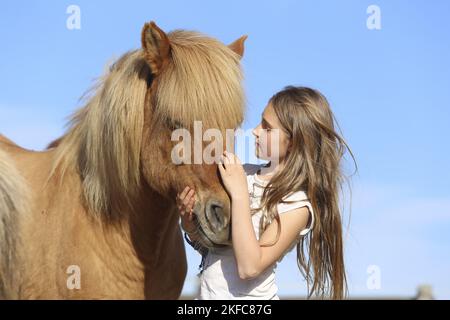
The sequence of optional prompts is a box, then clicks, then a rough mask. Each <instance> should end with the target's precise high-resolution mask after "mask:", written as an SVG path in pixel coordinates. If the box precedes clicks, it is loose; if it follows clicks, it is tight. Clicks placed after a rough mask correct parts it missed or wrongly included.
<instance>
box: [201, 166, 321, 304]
mask: <svg viewBox="0 0 450 320" xmlns="http://www.w3.org/2000/svg"><path fill="white" fill-rule="evenodd" d="M261 167H262V165H253V164H245V165H244V170H245V172H246V174H247V182H248V192H249V195H250V207H251V208H257V207H259V205H260V201H261V196H262V192H263V191H264V187H265V185H266V184H267V181H265V180H262V179H261V178H258V177H257V172H258V170H259V169H260V168H261ZM284 200H286V201H295V202H294V203H279V204H278V206H277V209H278V213H279V214H282V213H284V212H287V211H290V210H293V209H296V208H300V207H304V206H306V207H308V209H309V213H310V219H309V223H308V226H307V228H306V229H304V230H302V231H301V232H300V233H299V239H300V237H303V236H305V235H307V234H308V232H309V231H310V230H311V229H312V227H313V226H314V214H313V209H312V206H311V203H310V202H309V200H308V198H307V196H306V193H305V192H303V191H299V192H295V193H293V194H291V195H290V196H287V197H285V198H284ZM261 215H262V212H261V210H260V211H258V212H256V213H255V214H254V215H253V216H252V222H253V228H254V230H255V234H256V237H257V239H258V240H259V223H260V219H261ZM295 246H296V242H294V243H293V245H292V246H291V247H290V248H289V249H288V250H286V252H285V253H284V254H283V255H282V257H281V258H280V259H279V260H278V262H280V261H281V259H282V258H283V257H284V255H286V254H287V253H288V252H290V251H291V250H292V249H293V248H294V247H295ZM276 266H277V262H275V263H274V264H273V265H272V266H270V267H269V268H267V269H266V270H265V271H264V272H262V273H261V274H260V275H258V276H257V277H255V278H252V279H248V280H244V279H241V278H240V277H239V273H238V270H237V263H236V258H235V256H234V251H233V248H232V247H226V248H215V249H214V251H212V250H209V252H208V253H207V255H206V257H205V261H204V265H203V270H202V271H201V272H200V273H199V274H197V276H198V277H199V280H200V296H199V297H197V298H195V300H218V299H223V300H232V299H261V300H279V297H278V295H277V291H278V287H277V285H276V283H275V269H276Z"/></svg>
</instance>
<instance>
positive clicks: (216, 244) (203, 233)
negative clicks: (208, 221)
mask: <svg viewBox="0 0 450 320" xmlns="http://www.w3.org/2000/svg"><path fill="white" fill-rule="evenodd" d="M194 220H195V224H196V225H197V229H198V230H199V231H200V233H201V234H202V235H203V237H204V238H206V239H207V240H208V241H209V242H210V243H211V244H212V245H213V246H214V247H226V246H227V245H226V244H220V243H216V242H214V241H212V240H211V238H210V237H208V235H207V234H206V232H205V231H204V230H203V228H202V225H201V223H200V221H199V220H198V219H197V215H196V214H194Z"/></svg>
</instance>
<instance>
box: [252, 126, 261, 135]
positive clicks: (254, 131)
mask: <svg viewBox="0 0 450 320" xmlns="http://www.w3.org/2000/svg"><path fill="white" fill-rule="evenodd" d="M260 127H261V125H260V124H259V125H258V126H257V127H256V128H254V129H253V130H252V133H253V135H254V136H255V137H259V129H260Z"/></svg>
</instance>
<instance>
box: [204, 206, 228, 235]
mask: <svg viewBox="0 0 450 320" xmlns="http://www.w3.org/2000/svg"><path fill="white" fill-rule="evenodd" d="M206 218H207V219H208V222H209V223H210V224H211V226H212V227H213V228H214V229H215V230H222V229H223V228H225V226H226V224H227V219H226V217H225V216H224V211H223V206H222V205H220V204H219V203H217V202H212V203H210V204H209V205H208V206H207V207H206Z"/></svg>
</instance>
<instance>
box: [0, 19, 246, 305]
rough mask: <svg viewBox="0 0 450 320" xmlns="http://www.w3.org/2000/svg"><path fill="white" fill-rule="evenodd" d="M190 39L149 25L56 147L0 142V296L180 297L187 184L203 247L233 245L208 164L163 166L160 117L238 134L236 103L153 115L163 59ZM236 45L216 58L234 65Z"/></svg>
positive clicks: (165, 150)
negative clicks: (180, 201)
mask: <svg viewBox="0 0 450 320" xmlns="http://www.w3.org/2000/svg"><path fill="white" fill-rule="evenodd" d="M186 35H187V37H186ZM189 35H190V37H189ZM197 36H198V35H197V34H195V33H192V34H187V33H186V34H184V33H181V34H178V35H177V34H176V33H175V34H172V36H171V34H168V35H166V34H164V33H163V32H162V31H161V30H160V29H159V28H157V27H156V25H154V24H150V25H149V24H147V25H146V26H145V28H144V30H143V36H142V42H143V50H141V51H136V52H133V53H129V54H127V55H125V56H124V57H122V58H121V59H119V61H118V62H117V63H116V64H115V65H114V66H113V67H114V68H113V67H112V69H111V74H108V75H107V76H106V77H105V78H104V80H103V82H102V85H101V87H100V89H98V90H99V91H98V92H97V94H96V95H95V96H94V97H93V98H91V100H90V102H89V103H88V104H87V105H86V106H85V107H84V108H82V109H80V110H79V111H78V112H77V113H76V114H75V115H74V117H73V119H72V126H71V128H70V129H69V130H68V132H66V134H65V135H64V136H63V137H62V138H61V139H59V140H58V141H57V142H55V143H54V144H53V145H52V148H50V149H48V150H46V151H42V152H35V151H30V150H26V149H23V148H21V147H19V146H17V145H16V144H14V143H13V142H12V141H10V140H8V139H7V138H6V137H4V136H1V135H0V297H3V298H20V299H35V298H44V299H45V298H48V299H54V298H56V299H58V298H64V299H65V298H74V299H83V298H89V299H104V298H112V299H117V298H128V299H142V298H150V299H177V298H178V297H179V295H180V293H181V290H182V287H183V283H184V279H185V276H186V271H187V263H186V255H185V249H184V243H183V238H182V235H181V231H180V228H179V224H178V221H179V219H178V213H177V211H176V207H175V204H174V195H175V194H176V192H178V191H180V190H181V189H182V188H183V187H184V186H185V185H186V184H188V183H189V184H191V185H193V186H195V187H196V189H197V190H198V195H199V203H198V204H197V206H196V215H197V219H198V221H199V228H202V231H203V232H204V234H205V235H206V236H205V239H204V242H205V243H204V245H206V246H213V245H216V244H217V245H218V244H229V241H230V239H229V237H228V236H227V235H228V231H229V229H228V227H229V226H228V223H227V221H226V220H227V217H229V200H228V198H227V196H226V193H225V191H224V189H223V188H222V185H221V184H220V180H219V178H218V175H217V172H216V171H217V168H216V166H215V165H181V166H179V165H178V166H177V165H174V164H173V163H171V162H170V158H169V156H168V155H170V148H171V147H172V146H173V143H172V142H171V141H170V127H167V122H166V121H161V119H164V120H169V121H170V120H176V121H177V122H181V123H182V124H184V125H185V126H186V127H188V128H189V127H190V120H192V119H200V120H204V122H205V124H206V127H211V126H213V124H212V122H211V119H213V118H214V117H215V116H216V117H218V118H219V119H218V121H220V120H221V119H224V117H226V116H227V113H228V119H230V117H231V118H232V119H233V120H230V121H231V122H228V123H226V125H227V126H230V125H231V126H232V127H235V126H236V125H238V124H239V122H240V121H241V119H239V117H240V116H242V111H243V106H242V104H239V105H238V103H236V104H235V105H233V106H232V107H230V109H229V110H228V111H227V109H226V108H225V110H224V111H221V112H219V113H216V114H211V113H213V111H216V110H214V109H211V110H200V109H201V107H198V108H196V107H195V106H194V108H193V109H192V110H190V111H192V112H193V113H192V114H183V113H182V112H180V113H179V115H180V116H179V117H178V118H176V119H174V118H175V116H174V115H176V114H177V110H176V108H177V107H178V106H176V105H172V103H173V101H169V105H170V107H169V110H167V108H166V109H164V110H163V111H162V112H161V111H160V110H159V109H158V108H162V106H161V105H160V104H159V103H161V104H162V103H163V102H158V101H163V100H164V94H165V93H164V92H163V91H162V90H164V88H163V87H164V86H167V81H168V80H167V79H169V80H170V78H168V77H169V76H167V75H166V73H167V72H169V71H170V70H171V69H170V68H174V67H173V66H172V67H171V65H170V63H172V62H173V61H172V60H171V59H179V58H180V56H177V54H179V53H177V51H176V50H180V48H182V47H183V46H185V47H186V48H190V47H189V41H192V42H193V44H194V46H193V47H192V48H193V49H192V50H194V49H195V48H196V47H195V40H196V38H195V37H197ZM183 37H184V38H183ZM168 41H170V50H172V51H170V55H169V54H168V53H169V51H167V48H166V47H165V46H167V45H168V43H169V42H168ZM208 41H209V40H208ZM242 43H243V40H239V41H238V42H236V43H234V44H233V45H231V46H230V48H231V49H232V50H229V48H227V47H226V46H223V47H220V46H219V47H217V48H216V47H213V48H212V50H222V51H223V53H224V54H227V55H229V57H232V58H233V59H234V58H235V57H234V56H233V54H235V53H238V54H241V55H242ZM202 48H203V50H205V47H204V46H203V47H202ZM236 48H237V49H236ZM208 50H209V49H208V48H206V51H208ZM226 50H229V52H228V51H226ZM232 51H235V52H232ZM236 56H237V55H236ZM208 57H209V58H210V59H211V57H212V58H214V55H213V54H212V53H211V54H210V55H209V56H208ZM233 59H231V58H230V60H229V62H233V61H234V60H233ZM237 61H238V59H237ZM181 62H182V61H181ZM177 63H180V61H177ZM213 67H214V64H212V66H211V68H213ZM231 68H236V67H235V66H231ZM168 70H169V71H168ZM175 71H176V69H175ZM172 72H173V70H172ZM194 72H195V70H194ZM164 77H167V78H164ZM192 77H194V78H195V77H196V74H195V73H194V74H192ZM149 79H151V81H150V80H149ZM186 80H187V79H186ZM197 80H198V79H197ZM205 80H207V79H205ZM238 80H239V79H237V78H236V79H231V80H230V81H233V82H235V81H238ZM218 81H220V80H218ZM178 83H179V85H180V86H182V85H183V83H180V82H179V80H178ZM210 84H211V83H205V87H207V86H208V85H210ZM225 84H226V83H225ZM212 85H214V84H212ZM218 85H219V87H220V83H219V84H218ZM126 86H129V88H127V87H126ZM186 86H187V87H188V85H186ZM237 88H238V87H236V90H235V91H239V89H237ZM127 89H129V90H130V91H131V93H126V92H128V91H127ZM228 89H229V88H226V87H225V88H224V90H228ZM158 90H159V91H158ZM166 94H169V93H166ZM171 94H175V93H174V92H172V93H171ZM227 94H231V96H232V97H234V96H233V95H235V94H236V95H237V96H239V97H240V95H241V92H231V93H229V92H228V93H227ZM128 95H129V96H128ZM193 96H195V97H196V99H199V100H201V99H205V101H200V104H199V105H201V104H202V103H204V104H209V105H211V101H207V100H208V99H209V98H211V99H212V98H213V96H214V95H211V97H208V96H207V95H206V96H201V95H198V94H193ZM155 97H156V98H155ZM215 98H217V96H216V97H215ZM222 98H226V94H224V96H223V97H222ZM104 100H107V101H104ZM155 100H157V101H156V102H154V101H155ZM237 100H239V99H237ZM237 100H236V101H237ZM174 101H177V102H178V103H190V101H183V99H181V98H180V99H178V100H174ZM192 103H199V101H194V100H193V102H192ZM239 103H240V102H239ZM105 108H108V109H107V110H106V109H105ZM170 108H173V109H172V110H170ZM185 112H187V111H185ZM162 115H164V116H167V117H166V118H164V117H162ZM233 117H234V118H233ZM236 119H237V120H236ZM225 122H226V121H225ZM220 128H222V127H220ZM213 200H214V203H215V204H216V205H215V206H214V207H212V208H211V205H210V202H211V201H213ZM217 203H220V207H221V211H220V213H221V214H222V217H223V220H221V222H222V223H221V225H220V228H218V229H216V230H214V229H213V227H211V224H208V223H207V222H206V221H207V219H208V215H211V210H217ZM217 212H218V211H216V212H215V213H217ZM228 220H229V219H228ZM214 225H215V226H217V225H218V223H215V224H214ZM78 280H79V282H77V281H78ZM77 283H78V284H79V286H78V285H77Z"/></svg>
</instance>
